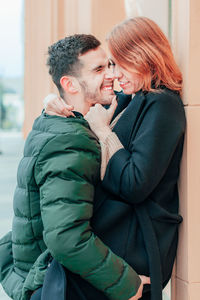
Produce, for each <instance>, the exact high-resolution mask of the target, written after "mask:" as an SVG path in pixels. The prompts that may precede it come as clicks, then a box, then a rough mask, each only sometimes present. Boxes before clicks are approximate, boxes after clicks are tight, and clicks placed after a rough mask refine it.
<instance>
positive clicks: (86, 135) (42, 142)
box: [24, 114, 97, 156]
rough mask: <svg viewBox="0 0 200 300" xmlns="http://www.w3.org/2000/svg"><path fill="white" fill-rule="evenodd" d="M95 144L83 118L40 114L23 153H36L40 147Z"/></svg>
mask: <svg viewBox="0 0 200 300" xmlns="http://www.w3.org/2000/svg"><path fill="white" fill-rule="evenodd" d="M84 144H85V145H84ZM90 144H94V146H97V138H96V136H95V135H94V134H93V133H92V131H91V130H90V128H89V126H88V123H87V121H86V120H85V119H84V118H62V117H57V116H49V115H45V114H41V115H40V116H39V117H38V118H37V119H36V120H35V122H34V124H33V128H32V130H31V132H30V133H29V135H28V137H27V140H26V143H25V149H24V150H25V154H26V153H27V155H32V154H33V153H34V156H35V155H36V156H37V155H38V154H39V152H40V151H41V149H44V148H45V149H46V150H48V151H49V150H51V149H54V146H55V147H58V148H59V150H61V149H62V148H63V147H68V146H69V147H89V145H90ZM48 145H49V146H48Z"/></svg>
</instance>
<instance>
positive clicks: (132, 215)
mask: <svg viewBox="0 0 200 300" xmlns="http://www.w3.org/2000/svg"><path fill="white" fill-rule="evenodd" d="M107 41H108V48H109V50H110V55H111V60H112V62H113V72H114V74H115V78H116V79H117V80H118V81H119V85H120V86H121V88H122V90H123V92H120V93H116V94H117V96H118V106H117V109H116V111H115V113H114V116H113V118H112V120H113V122H112V123H111V124H110V122H111V121H112V120H111V116H110V115H109V114H108V113H107V110H106V109H105V108H103V107H102V106H101V105H99V104H96V105H95V106H94V107H92V108H91V109H90V111H89V113H88V114H87V115H86V117H85V118H86V119H87V121H88V122H89V124H90V127H91V129H92V130H93V131H94V132H95V134H96V135H97V136H98V138H99V140H100V143H101V146H102V170H101V175H102V183H101V185H100V187H98V188H97V195H98V198H99V200H97V201H96V202H97V207H96V209H95V210H94V217H93V224H92V226H93V228H94V230H95V231H96V232H97V234H98V235H99V236H100V237H101V238H102V239H103V240H104V242H105V243H107V244H108V245H109V246H110V247H111V248H112V249H113V251H114V252H117V253H118V255H120V256H123V257H124V258H125V260H127V262H128V263H129V264H130V265H131V266H132V267H133V268H134V269H135V270H136V271H137V272H138V274H145V275H149V274H150V277H151V292H150V291H148V290H147V291H146V293H145V291H144V294H143V297H142V299H145V300H147V299H151V300H161V299H162V288H163V287H164V286H165V285H166V284H167V282H168V280H169V279H170V277H171V272H172V267H173V262H174V258H175V255H176V249H177V239H178V225H179V223H180V222H181V221H182V218H181V216H179V215H178V188H177V180H178V175H179V167H180V160H181V156H182V149H183V141H184V132H185V114H184V108H183V104H182V101H181V98H180V96H181V92H182V76H181V72H180V70H179V68H178V66H177V64H176V62H175V60H174V57H173V54H172V51H171V47H170V45H169V42H168V40H167V38H166V37H165V35H164V34H163V32H162V31H161V29H160V28H159V27H158V26H157V25H156V24H155V23H154V22H153V21H152V20H150V19H148V18H145V17H137V18H134V19H129V20H126V21H125V22H123V23H121V24H119V25H117V26H116V27H115V28H114V29H113V30H112V31H111V33H110V34H109V36H108V39H107ZM52 102H53V105H55V101H52ZM56 103H57V105H56V106H57V108H56V109H55V108H54V110H55V111H56V113H60V108H62V105H61V103H60V102H59V100H56ZM58 103H59V104H58ZM48 110H51V111H52V106H51V104H50V103H48V106H47V109H46V111H47V113H48ZM63 110H64V106H63ZM98 201H99V202H98ZM116 207H118V209H119V211H120V212H121V215H120V212H119V211H118V216H117V217H116V218H115V217H114V214H117V213H116V211H115V208H116ZM108 210H109V211H110V213H109V216H108V219H107V216H106V214H105V212H107V211H108ZM114 211H115V212H114ZM111 214H113V215H112V216H111ZM101 218H103V219H104V225H102V224H101V225H100V222H98V220H99V219H101ZM111 219H112V220H114V221H113V222H110V220H111ZM125 219H126V221H127V220H128V221H127V223H126V225H124V227H123V226H122V224H123V220H125ZM102 222H103V221H102V219H101V223H102ZM108 222H110V224H111V227H112V226H114V227H115V228H118V233H117V234H116V236H117V238H118V240H120V237H121V241H122V244H123V241H124V240H123V238H124V236H125V235H126V236H127V239H126V247H122V246H119V242H118V246H117V247H116V248H115V241H116V240H117V238H116V240H115V238H113V232H110V235H109V233H105V231H106V228H108V226H107V227H106V224H108ZM120 222H121V223H120ZM119 224H120V225H119ZM128 226H129V229H128V230H126V229H124V228H127V227H128ZM102 232H103V234H102ZM120 234H121V235H120ZM111 240H112V241H111ZM113 240H114V241H113ZM116 243H117V242H116ZM120 247H121V248H120Z"/></svg>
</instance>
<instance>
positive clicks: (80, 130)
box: [0, 35, 143, 300]
mask: <svg viewBox="0 0 200 300" xmlns="http://www.w3.org/2000/svg"><path fill="white" fill-rule="evenodd" d="M48 53H49V57H48V62H47V64H48V66H49V73H50V74H51V76H52V79H53V81H54V83H55V84H56V86H57V88H58V90H59V92H60V95H61V96H62V98H63V99H64V101H66V103H67V104H68V105H73V107H74V111H73V113H72V114H73V117H71V118H61V117H57V116H53V117H52V116H49V115H46V114H45V113H43V114H42V115H41V116H40V117H39V118H38V119H36V121H35V122H34V125H33V129H32V131H31V133H30V134H29V136H28V138H27V141H26V144H25V149H24V157H23V159H22V160H21V162H20V164H19V168H18V182H17V188H16V191H15V195H14V214H15V216H14V220H13V228H12V233H11V232H10V233H8V234H7V235H6V236H5V237H4V238H3V239H2V240H1V241H0V258H1V259H0V281H1V283H2V285H3V287H4V289H5V291H6V292H7V294H8V295H9V296H10V297H11V298H13V299H15V300H18V299H20V300H24V299H29V298H30V296H31V295H32V293H33V292H34V291H35V290H36V289H38V288H39V287H40V286H41V284H42V282H43V277H44V274H45V272H46V266H47V265H48V264H49V262H50V256H49V252H48V251H50V253H51V254H52V256H53V257H54V258H56V260H57V261H58V262H59V263H61V264H62V265H63V266H64V267H65V269H66V273H67V280H69V283H70V280H72V281H73V280H74V278H75V277H74V276H76V277H77V278H83V280H84V282H86V281H87V282H88V285H89V286H93V287H94V291H96V293H97V295H98V297H99V299H104V298H105V299H107V298H110V299H118V300H120V299H129V298H130V297H132V298H131V299H138V298H139V297H140V296H141V291H142V287H143V284H142V283H141V279H140V278H139V276H138V275H137V274H136V273H135V271H134V270H133V269H132V268H131V267H130V266H129V265H128V264H127V263H126V262H125V261H124V260H123V259H121V258H120V257H118V256H117V255H115V254H114V253H113V252H112V251H111V250H110V249H109V248H108V247H107V246H106V245H105V244H103V242H102V241H101V240H100V239H99V238H98V237H97V236H96V235H95V234H94V233H93V232H92V229H91V226H90V219H91V217H92V214H93V197H94V186H95V184H96V183H97V182H98V180H99V165H100V147H99V144H98V141H97V138H96V136H95V135H94V134H93V133H92V132H91V131H90V129H89V126H88V123H87V122H86V120H85V119H84V118H83V116H84V115H85V114H86V113H87V112H88V110H89V108H90V107H91V106H92V105H94V104H95V103H101V104H110V102H111V98H112V97H113V92H112V84H113V78H112V76H111V77H110V75H109V73H108V60H107V57H106V55H105V52H104V51H103V50H102V49H101V47H100V42H99V41H98V40H97V39H96V38H95V37H93V36H91V35H74V36H71V37H67V38H65V39H63V40H60V41H58V42H57V43H55V44H54V45H52V46H51V47H49V52H48ZM115 108H116V104H115V102H114V101H113V105H111V107H110V109H109V110H108V113H110V114H111V115H112V114H113V112H114V110H115ZM46 248H48V249H47V250H46ZM75 274H77V275H75ZM86 284H87V283H86ZM69 286H70V284H69ZM139 287H140V288H139ZM98 290H99V291H98ZM67 292H68V297H71V296H70V294H69V293H70V292H69V289H68V291H67ZM82 292H83V290H82ZM36 293H37V292H36ZM71 293H72V294H73V297H74V298H73V297H71V298H70V299H81V296H80V297H79V296H77V294H76V291H74V290H73V288H72V285H71ZM72 294H71V295H72ZM135 294H136V296H135V297H134V295H135ZM34 295H35V294H34ZM86 296H87V295H86ZM34 297H35V296H34ZM83 297H85V295H84V292H83ZM93 299H94V298H93Z"/></svg>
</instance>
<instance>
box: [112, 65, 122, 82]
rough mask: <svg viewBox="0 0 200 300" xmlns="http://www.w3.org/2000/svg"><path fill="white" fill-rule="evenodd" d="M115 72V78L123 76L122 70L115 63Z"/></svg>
mask: <svg viewBox="0 0 200 300" xmlns="http://www.w3.org/2000/svg"><path fill="white" fill-rule="evenodd" d="M113 73H114V78H115V79H118V78H120V77H121V76H122V72H121V71H120V69H119V68H118V66H117V65H115V67H114V70H113Z"/></svg>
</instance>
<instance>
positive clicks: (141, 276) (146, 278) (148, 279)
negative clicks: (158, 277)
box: [139, 275, 151, 284]
mask: <svg viewBox="0 0 200 300" xmlns="http://www.w3.org/2000/svg"><path fill="white" fill-rule="evenodd" d="M139 276H140V279H141V280H142V283H143V284H150V283H151V279H150V277H147V276H144V275H139Z"/></svg>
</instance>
